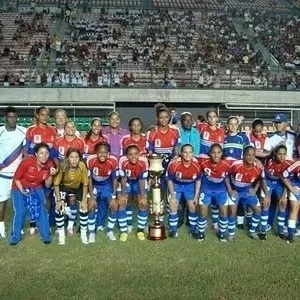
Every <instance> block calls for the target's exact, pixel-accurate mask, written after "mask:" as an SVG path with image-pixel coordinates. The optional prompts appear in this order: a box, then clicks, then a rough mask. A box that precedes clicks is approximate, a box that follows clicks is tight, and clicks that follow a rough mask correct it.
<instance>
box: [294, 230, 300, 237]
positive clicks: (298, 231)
mask: <svg viewBox="0 0 300 300" xmlns="http://www.w3.org/2000/svg"><path fill="white" fill-rule="evenodd" d="M295 236H300V229H299V228H298V229H297V230H296V232H295Z"/></svg>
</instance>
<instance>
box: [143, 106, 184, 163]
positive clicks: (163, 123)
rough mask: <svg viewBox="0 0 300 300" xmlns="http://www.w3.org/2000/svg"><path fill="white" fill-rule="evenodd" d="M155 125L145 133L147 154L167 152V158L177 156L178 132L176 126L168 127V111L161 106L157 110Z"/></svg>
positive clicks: (178, 145)
mask: <svg viewBox="0 0 300 300" xmlns="http://www.w3.org/2000/svg"><path fill="white" fill-rule="evenodd" d="M156 116H157V126H156V127H155V128H154V129H153V130H151V131H148V133H147V141H148V143H149V144H148V152H149V154H152V153H157V154H167V155H168V156H169V158H173V157H175V159H176V158H178V155H179V151H180V150H179V149H180V133H179V130H178V128H175V127H170V126H169V120H170V112H169V110H168V109H167V108H165V107H162V108H160V109H159V110H158V111H157V115H156Z"/></svg>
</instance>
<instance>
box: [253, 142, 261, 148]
mask: <svg viewBox="0 0 300 300" xmlns="http://www.w3.org/2000/svg"><path fill="white" fill-rule="evenodd" d="M254 144H255V148H256V149H260V148H261V144H260V141H255V143H254Z"/></svg>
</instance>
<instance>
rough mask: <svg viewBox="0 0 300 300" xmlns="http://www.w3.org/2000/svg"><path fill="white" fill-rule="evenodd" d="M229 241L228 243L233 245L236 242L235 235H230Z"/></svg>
mask: <svg viewBox="0 0 300 300" xmlns="http://www.w3.org/2000/svg"><path fill="white" fill-rule="evenodd" d="M227 241H228V242H229V243H233V242H234V241H235V234H232V235H229V236H228V237H227Z"/></svg>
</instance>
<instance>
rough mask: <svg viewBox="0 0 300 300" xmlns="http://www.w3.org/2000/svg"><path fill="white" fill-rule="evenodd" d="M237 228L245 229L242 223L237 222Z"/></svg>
mask: <svg viewBox="0 0 300 300" xmlns="http://www.w3.org/2000/svg"><path fill="white" fill-rule="evenodd" d="M236 227H237V229H240V230H245V225H244V224H238V225H236Z"/></svg>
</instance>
